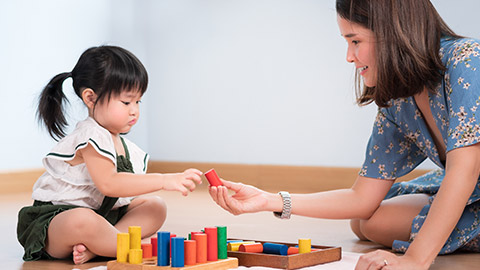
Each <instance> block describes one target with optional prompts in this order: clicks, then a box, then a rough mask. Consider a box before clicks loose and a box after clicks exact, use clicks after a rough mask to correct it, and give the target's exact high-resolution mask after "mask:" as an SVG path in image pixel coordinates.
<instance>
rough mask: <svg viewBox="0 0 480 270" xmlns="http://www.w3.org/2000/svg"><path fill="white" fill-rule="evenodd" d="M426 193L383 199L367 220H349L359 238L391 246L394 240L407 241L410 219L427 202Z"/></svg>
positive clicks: (411, 219) (410, 224) (427, 196)
mask: <svg viewBox="0 0 480 270" xmlns="http://www.w3.org/2000/svg"><path fill="white" fill-rule="evenodd" d="M429 198H430V196H429V195H427V194H408V195H401V196H397V197H393V198H391V199H388V200H384V201H383V202H382V203H381V204H380V206H379V207H378V209H377V210H376V211H375V213H374V214H373V215H372V216H371V217H370V218H369V219H367V220H359V219H354V220H351V221H350V226H351V228H352V231H353V232H354V233H355V234H356V235H357V236H358V238H359V239H360V240H370V241H373V242H376V243H379V244H381V245H384V246H386V247H391V246H392V244H393V241H394V240H402V241H408V239H409V238H410V231H411V226H412V221H413V219H414V218H415V216H417V215H418V213H420V211H421V210H422V208H423V207H424V206H425V205H426V204H428V200H429Z"/></svg>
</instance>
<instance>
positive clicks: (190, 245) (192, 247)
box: [184, 240, 197, 265]
mask: <svg viewBox="0 0 480 270" xmlns="http://www.w3.org/2000/svg"><path fill="white" fill-rule="evenodd" d="M184 248H185V251H184V256H185V265H194V264H196V263H197V241H195V240H185V241H184Z"/></svg>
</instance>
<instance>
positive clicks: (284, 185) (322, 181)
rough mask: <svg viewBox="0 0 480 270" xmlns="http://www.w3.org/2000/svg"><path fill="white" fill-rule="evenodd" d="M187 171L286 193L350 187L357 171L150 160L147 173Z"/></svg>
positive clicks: (413, 174)
mask: <svg viewBox="0 0 480 270" xmlns="http://www.w3.org/2000/svg"><path fill="white" fill-rule="evenodd" d="M188 168H197V169H199V170H201V171H203V172H205V171H207V170H209V169H211V168H215V171H217V173H218V174H219V176H220V177H221V178H223V179H226V180H231V181H239V182H242V183H245V184H251V185H254V186H256V187H259V188H261V189H265V190H268V191H280V190H288V191H291V192H298V193H308V192H318V191H325V190H332V189H339V188H349V187H351V186H352V185H353V182H354V181H355V179H356V177H357V175H358V172H359V169H358V168H345V167H317V166H287V165H254V164H225V163H200V162H170V161H151V162H150V163H149V169H148V170H149V171H150V172H158V173H171V172H182V171H184V170H186V169H188ZM427 172H428V170H414V171H412V172H411V173H409V174H408V175H406V176H404V177H401V178H399V179H398V180H397V181H406V180H410V179H414V178H416V177H418V176H420V175H422V174H425V173H427Z"/></svg>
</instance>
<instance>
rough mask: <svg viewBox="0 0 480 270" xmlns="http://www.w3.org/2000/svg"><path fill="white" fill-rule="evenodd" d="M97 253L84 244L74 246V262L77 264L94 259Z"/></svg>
mask: <svg viewBox="0 0 480 270" xmlns="http://www.w3.org/2000/svg"><path fill="white" fill-rule="evenodd" d="M95 256H96V255H95V254H93V253H92V252H90V250H88V249H87V247H86V246H84V245H83V244H77V245H75V246H73V262H74V263H75V264H82V263H85V262H88V261H89V260H91V259H93V258H94V257H95Z"/></svg>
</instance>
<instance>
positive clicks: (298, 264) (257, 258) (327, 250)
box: [227, 239, 342, 269]
mask: <svg viewBox="0 0 480 270" xmlns="http://www.w3.org/2000/svg"><path fill="white" fill-rule="evenodd" d="M229 240H239V239H229ZM241 240H244V241H255V242H260V243H262V244H263V243H265V242H268V243H276V244H284V245H287V246H289V247H291V246H296V245H297V244H291V243H279V242H271V241H257V240H245V239H241ZM312 248H315V249H319V250H316V251H312V252H310V253H303V254H294V255H287V256H282V255H272V254H264V253H247V252H240V251H228V252H227V253H228V257H236V258H238V264H239V265H241V266H248V267H250V266H264V267H272V268H280V269H298V268H302V267H307V266H313V265H317V264H322V263H328V262H334V261H339V260H340V259H341V258H342V248H341V247H327V246H316V245H312Z"/></svg>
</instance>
